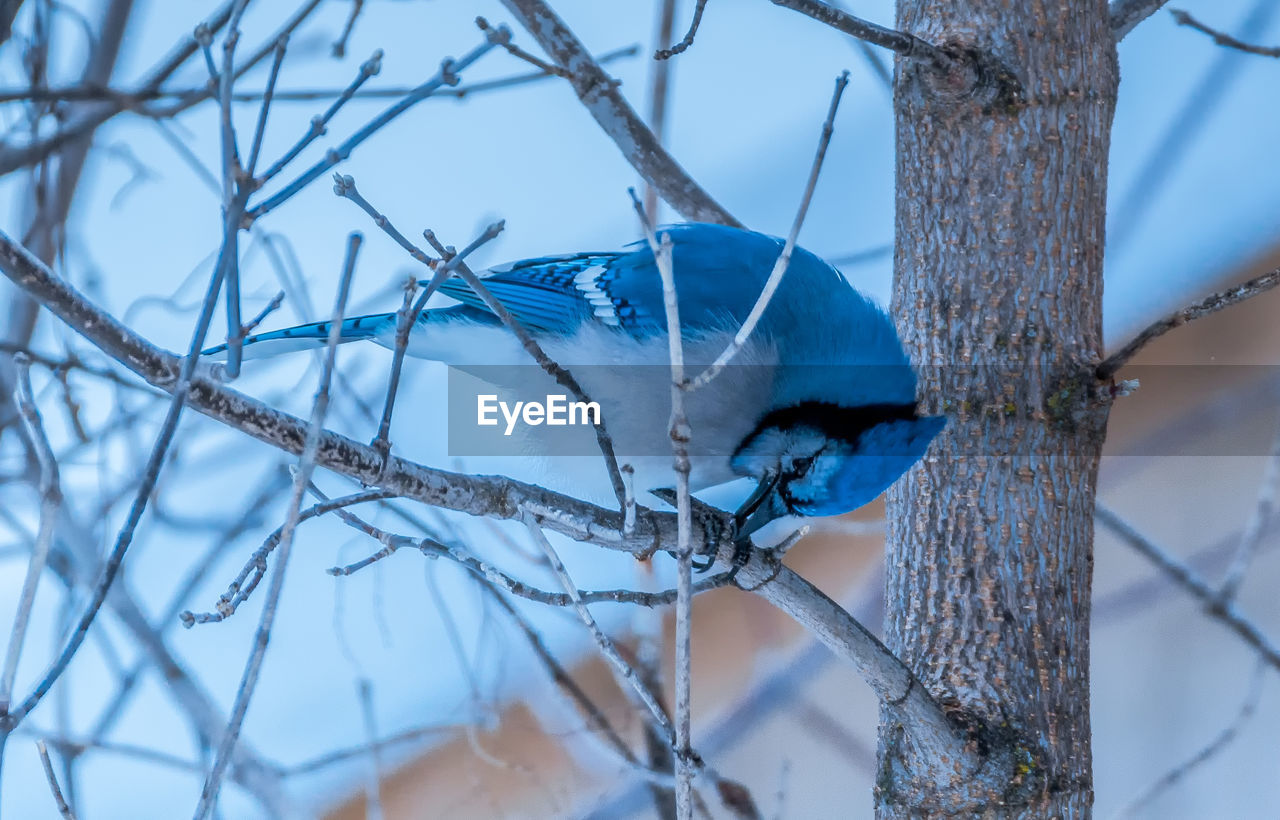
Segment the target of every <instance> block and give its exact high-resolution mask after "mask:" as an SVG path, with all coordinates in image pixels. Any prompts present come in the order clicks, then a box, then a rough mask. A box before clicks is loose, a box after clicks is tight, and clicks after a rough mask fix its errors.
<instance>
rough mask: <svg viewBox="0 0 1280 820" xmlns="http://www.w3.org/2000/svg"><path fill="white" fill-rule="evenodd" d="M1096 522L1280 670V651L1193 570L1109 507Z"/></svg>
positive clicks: (1100, 509)
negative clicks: (1141, 556) (1138, 553)
mask: <svg viewBox="0 0 1280 820" xmlns="http://www.w3.org/2000/svg"><path fill="white" fill-rule="evenodd" d="M1095 516H1096V517H1097V520H1098V521H1099V522H1100V523H1102V524H1103V525H1104V526H1105V527H1106V528H1107V529H1109V530H1111V532H1113V533H1115V534H1116V535H1117V536H1119V537H1120V538H1121V540H1123V541H1124V542H1125V543H1126V544H1128V545H1129V546H1131V547H1133V548H1134V549H1135V550H1137V551H1138V552H1140V553H1142V554H1143V555H1144V556H1146V558H1147V559H1148V560H1150V561H1151V563H1153V564H1155V565H1156V566H1157V567H1158V568H1159V569H1160V570H1161V571H1162V572H1163V573H1164V574H1165V575H1166V576H1168V577H1169V579H1170V580H1172V581H1174V582H1175V583H1177V585H1178V586H1180V587H1181V588H1182V589H1183V590H1184V591H1186V592H1187V593H1188V594H1190V595H1191V596H1192V597H1193V598H1195V599H1196V600H1198V601H1199V602H1200V603H1201V604H1202V605H1203V606H1204V611H1205V614H1206V615H1208V616H1209V617H1210V618H1213V619H1214V620H1217V621H1220V622H1222V624H1223V625H1224V626H1226V627H1227V628H1229V629H1230V630H1231V631H1232V632H1235V633H1236V635H1237V636H1239V637H1240V639H1241V640H1243V641H1244V642H1245V643H1246V644H1248V645H1249V646H1251V647H1252V648H1253V649H1254V651H1256V652H1257V653H1258V657H1260V658H1262V659H1263V660H1265V661H1266V662H1267V663H1269V664H1270V665H1271V666H1273V667H1275V668H1276V669H1280V648H1277V647H1276V645H1275V644H1273V643H1271V641H1270V640H1269V639H1268V638H1267V636H1266V635H1264V634H1263V633H1262V630H1260V629H1259V628H1258V627H1257V625H1256V624H1254V623H1253V622H1252V621H1250V620H1249V619H1247V618H1245V617H1244V615H1242V614H1241V613H1240V611H1239V610H1238V609H1236V607H1235V604H1234V603H1233V602H1231V601H1224V600H1222V598H1221V596H1220V595H1219V594H1218V593H1217V592H1216V591H1215V590H1213V589H1212V588H1211V587H1210V586H1209V585H1208V584H1207V583H1205V582H1204V580H1203V579H1201V578H1200V576H1199V575H1197V574H1196V573H1195V572H1194V571H1193V570H1192V569H1191V568H1190V567H1188V566H1187V565H1186V564H1184V563H1183V562H1181V561H1179V560H1178V559H1177V558H1175V557H1174V556H1172V555H1170V554H1169V553H1168V552H1167V551H1165V549H1164V548H1162V547H1161V546H1160V545H1158V544H1156V543H1155V542H1154V541H1152V540H1151V539H1149V538H1147V537H1146V536H1145V535H1143V534H1142V533H1140V532H1138V530H1137V529H1135V528H1134V527H1133V526H1132V525H1131V524H1129V522H1127V521H1125V520H1124V519H1123V518H1121V517H1120V516H1118V515H1116V514H1115V513H1114V512H1112V511H1111V510H1110V509H1108V508H1107V507H1104V506H1103V505H1102V504H1098V505H1097V507H1096V509H1095Z"/></svg>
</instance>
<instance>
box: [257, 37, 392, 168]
mask: <svg viewBox="0 0 1280 820" xmlns="http://www.w3.org/2000/svg"><path fill="white" fill-rule="evenodd" d="M380 71H382V49H380V48H379V49H376V50H375V51H374V52H373V54H372V55H370V57H369V59H367V60H365V61H364V62H363V63H361V64H360V70H359V71H358V72H357V73H356V77H355V79H354V80H352V81H351V84H350V85H348V86H347V87H346V88H344V89H342V92H341V93H340V94H338V96H337V98H336V99H335V100H334V101H333V102H332V103H330V104H329V107H328V108H326V109H325V110H324V112H323V113H321V114H319V115H317V116H315V117H312V118H311V124H310V125H309V126H308V127H307V131H306V133H304V134H303V135H302V136H301V137H299V138H298V141H297V142H295V143H294V144H293V146H292V147H290V148H289V150H287V151H285V152H284V155H283V156H281V157H280V159H278V160H276V161H275V162H273V163H271V166H270V167H269V168H267V170H265V171H263V172H262V178H261V179H260V180H259V183H265V182H267V181H269V180H271V179H274V178H275V176H276V174H279V173H280V172H281V171H283V170H284V169H285V167H286V166H287V165H288V164H289V163H290V162H293V160H294V158H295V157H296V156H298V154H301V153H302V152H303V151H304V150H306V148H307V146H309V145H310V144H311V143H313V142H315V141H316V140H317V139H319V138H320V137H321V136H323V135H324V134H325V133H326V132H327V130H328V127H329V122H330V121H331V120H333V118H334V117H335V116H336V115H337V113H338V112H339V111H341V110H342V107H343V106H344V105H346V104H347V103H348V102H350V101H351V98H352V97H353V96H354V95H355V93H356V92H357V91H359V90H360V86H362V85H364V84H365V82H366V81H368V80H369V78H371V77H376V76H378V73H379V72H380ZM317 176H318V175H317Z"/></svg>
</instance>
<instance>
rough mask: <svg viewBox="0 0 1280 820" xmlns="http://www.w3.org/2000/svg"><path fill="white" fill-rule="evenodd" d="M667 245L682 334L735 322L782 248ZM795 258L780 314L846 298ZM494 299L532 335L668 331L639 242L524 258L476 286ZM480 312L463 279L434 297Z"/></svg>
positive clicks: (712, 242) (705, 232)
mask: <svg viewBox="0 0 1280 820" xmlns="http://www.w3.org/2000/svg"><path fill="white" fill-rule="evenodd" d="M660 232H661V233H666V234H668V235H669V236H670V237H671V240H672V246H673V258H674V266H673V267H674V271H675V279H676V290H677V292H678V294H679V299H680V320H681V325H682V326H683V327H684V329H685V330H686V331H695V332H696V331H698V330H701V329H706V328H712V327H716V328H722V327H725V326H726V325H729V324H737V323H741V322H742V321H743V320H744V319H745V318H746V316H747V313H748V312H749V311H750V310H751V306H752V304H754V302H755V299H756V297H757V296H758V295H759V293H760V289H761V288H762V287H763V286H764V282H765V279H767V278H768V275H769V271H770V270H772V268H773V264H774V261H775V260H776V259H777V257H778V254H779V252H780V251H781V250H782V241H781V240H779V239H775V238H773V237H769V236H764V235H763V234H758V233H752V232H750V231H742V230H737V229H735V228H725V227H722V226H720V225H704V224H685V225H675V226H671V227H666V228H662V229H660ZM810 256H811V255H810V254H808V253H807V252H805V251H803V250H800V249H798V248H797V249H796V254H795V256H793V258H792V265H791V268H790V270H789V271H788V274H787V280H785V282H784V288H783V291H782V292H780V294H779V295H780V296H781V297H782V298H781V299H780V300H779V305H783V304H785V303H786V302H788V301H789V300H788V299H787V298H786V297H787V294H788V292H793V291H797V290H800V289H804V288H815V287H816V288H819V289H821V290H822V291H831V292H834V295H835V298H839V296H840V292H841V291H845V292H850V291H851V289H850V288H849V287H848V285H847V283H845V282H844V280H843V279H842V278H841V277H840V275H839V274H838V273H837V272H836V271H835V270H834V269H832V268H831V267H829V266H827V265H826V264H824V263H821V262H819V261H818V260H817V259H816V257H814V258H812V259H810V258H809V257H810ZM484 283H485V286H486V287H487V288H488V289H489V291H490V292H491V293H493V295H494V297H495V298H496V299H497V300H498V301H500V302H502V304H503V305H504V306H505V307H506V308H507V310H509V311H511V313H512V314H513V315H514V316H515V317H516V318H517V319H518V320H519V321H520V322H521V324H523V325H524V326H525V327H528V328H530V329H532V330H535V331H536V330H541V331H550V332H556V333H567V332H571V331H572V330H573V329H575V328H577V327H578V326H580V325H581V324H582V323H584V322H596V323H599V324H602V325H605V326H608V327H616V328H619V329H620V330H623V331H626V332H628V333H630V334H632V335H634V336H641V337H642V336H647V335H650V334H652V333H655V332H659V331H661V330H662V329H664V328H665V327H666V320H665V315H666V314H665V311H664V309H663V302H662V279H661V277H660V276H659V275H658V268H657V265H656V263H655V262H654V258H653V253H652V252H651V251H650V250H649V246H648V244H647V243H645V242H637V243H635V244H633V245H631V246H629V249H628V250H624V251H620V252H613V253H581V254H573V255H570V256H548V257H540V258H537V259H526V260H524V261H522V262H516V263H514V264H511V265H507V266H504V267H500V268H496V269H494V270H493V271H492V272H491V273H490V274H489V275H487V276H486V277H485V279H484ZM440 290H441V291H443V292H444V293H445V294H447V295H448V296H451V297H453V298H454V299H457V300H458V301H460V302H462V303H463V304H465V305H467V306H469V307H471V308H475V309H478V310H481V311H485V312H488V311H487V308H485V305H484V302H483V301H482V300H481V299H480V297H479V296H477V295H476V294H475V293H473V292H472V290H471V288H470V287H469V286H468V285H467V284H466V283H465V282H463V281H462V280H461V279H456V278H455V279H450V280H448V281H447V282H445V284H444V285H442V286H441V288H440Z"/></svg>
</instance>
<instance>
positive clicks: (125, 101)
mask: <svg viewBox="0 0 1280 820" xmlns="http://www.w3.org/2000/svg"><path fill="white" fill-rule="evenodd" d="M278 51H279V46H278V43H277V49H276V52H277V53H278ZM639 53H640V47H639V46H638V45H630V46H624V47H622V48H615V49H612V50H610V51H606V52H604V53H603V54H601V55H600V56H599V57H597V58H595V59H596V61H597V62H598V63H600V65H606V64H608V63H613V62H616V61H618V60H621V59H623V58H626V57H634V56H636V55H637V54H639ZM557 76H559V74H558V73H550V74H549V73H547V72H546V71H531V72H528V73H525V74H513V75H511V76H509V77H500V78H498V79H495V80H484V81H481V82H478V83H472V84H471V85H459V86H458V87H456V88H442V89H440V90H439V91H436V92H435V93H434V94H432V95H431V96H432V97H433V98H439V97H449V98H452V99H462V98H464V97H471V96H474V95H476V94H481V93H484V92H487V91H497V90H499V89H504V88H514V87H516V86H521V85H527V84H529V83H533V82H538V81H540V80H546V79H548V78H550V77H557ZM345 92H346V89H345V88H311V89H307V88H295V89H290V90H287V91H280V90H278V89H277V90H274V91H273V92H272V95H271V99H272V100H273V101H274V102H291V103H293V102H315V101H316V100H332V99H334V98H336V97H339V96H341V95H342V94H343V93H345ZM201 93H202V91H201V89H191V88H189V89H183V90H178V91H174V90H172V89H155V90H151V91H126V90H124V89H120V88H110V87H107V86H104V85H91V84H87V83H78V84H76V85H70V86H57V87H50V88H6V89H0V103H13V102H114V103H117V104H118V105H119V106H120V107H121V109H125V110H132V109H135V108H139V107H141V106H142V105H143V103H148V102H155V101H157V100H168V99H177V100H185V99H187V98H190V97H193V96H196V95H199V94H201ZM266 93H267V92H266V90H265V89H264V90H262V91H233V92H232V94H231V101H232V102H237V103H251V102H252V103H261V102H262V101H263V99H264V98H265V97H266ZM411 93H413V89H412V88H408V87H393V88H361V89H360V90H359V91H357V92H355V94H353V95H352V98H353V99H358V100H381V99H388V100H398V99H400V98H401V97H404V96H405V95H407V94H411ZM145 113H146V115H147V116H148V117H151V118H154V119H159V118H163V117H166V116H172V114H170V113H168V112H162V111H153V110H147V111H146V112H145ZM175 113H177V112H175Z"/></svg>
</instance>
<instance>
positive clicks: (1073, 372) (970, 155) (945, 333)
mask: <svg viewBox="0 0 1280 820" xmlns="http://www.w3.org/2000/svg"><path fill="white" fill-rule="evenodd" d="M898 28H899V29H901V30H904V31H908V32H911V33H913V34H916V35H917V36H920V37H922V38H924V39H925V40H928V41H930V42H932V43H935V44H940V45H943V46H945V47H946V48H947V50H948V51H949V52H950V53H952V54H955V55H957V56H959V57H960V58H961V59H962V61H968V63H969V65H970V66H971V67H972V69H973V71H972V72H971V77H970V79H971V80H974V82H973V83H971V84H970V87H969V88H968V89H967V90H961V91H957V89H958V88H961V87H963V86H965V83H952V82H950V81H949V80H946V79H943V78H939V77H938V75H936V74H930V73H928V72H929V68H928V67H927V66H921V65H920V64H919V63H912V62H909V61H900V62H899V66H898V74H897V78H896V89H895V115H896V126H897V149H898V150H897V224H896V233H897V248H896V262H895V267H896V270H895V284H894V296H893V299H894V315H895V316H896V317H897V320H898V323H899V330H900V331H901V333H902V337H903V340H904V342H905V344H906V346H907V349H908V352H909V353H910V354H911V356H912V359H913V360H914V361H916V362H917V363H918V364H919V365H920V366H921V393H922V396H923V397H924V400H925V402H926V405H927V406H929V409H930V410H931V411H932V412H945V413H946V414H947V415H948V416H949V422H948V425H947V431H946V432H945V434H944V435H943V436H942V437H940V439H939V441H938V442H937V443H935V445H934V447H933V449H932V450H931V451H930V454H929V456H928V457H927V458H926V459H925V460H924V461H923V462H922V463H921V464H919V465H917V466H916V468H915V469H913V470H912V471H911V472H910V474H909V476H908V477H907V478H906V479H904V480H903V481H901V482H899V484H898V485H897V486H896V488H895V489H894V490H893V491H892V492H891V494H890V496H889V521H890V522H891V523H890V530H889V538H888V546H887V581H886V584H887V600H888V614H887V617H886V621H885V631H886V642H887V643H888V645H889V646H890V647H891V648H892V649H893V650H894V651H896V652H897V653H898V655H899V657H901V658H902V659H903V660H904V661H905V662H906V663H907V665H908V666H910V667H911V669H912V670H914V672H915V674H916V675H917V676H918V677H919V678H920V680H921V681H922V682H923V683H924V684H925V685H926V686H927V687H928V688H929V690H930V691H931V692H932V694H933V695H934V696H935V697H936V698H937V699H938V700H939V701H940V702H941V703H943V704H944V705H945V707H946V708H947V710H948V712H949V714H950V715H951V716H952V717H953V718H954V719H955V722H956V724H957V725H958V726H961V727H963V730H964V731H965V732H966V733H967V735H968V737H969V738H970V739H971V741H972V742H973V743H974V744H976V748H977V750H978V751H979V752H982V753H987V752H990V753H992V754H993V755H994V754H1000V755H1004V756H1005V759H1006V760H1008V759H1009V756H1012V759H1013V760H1014V761H1015V763H1014V765H1013V766H1012V768H1011V769H1010V768H1008V767H1005V768H1004V769H1003V772H1004V773H1003V774H996V773H995V772H992V771H982V772H965V771H954V772H953V773H952V774H951V777H952V778H953V779H952V780H950V781H948V779H947V778H946V777H942V778H940V777H938V775H937V771H936V769H935V770H934V771H927V770H928V769H930V768H931V767H932V766H933V765H934V764H930V763H928V762H927V761H925V762H924V763H922V758H923V754H922V750H921V749H918V748H916V749H913V748H912V741H911V737H910V733H909V731H907V730H905V729H904V728H903V727H901V726H899V725H896V724H895V722H894V721H893V720H892V716H891V713H890V712H889V711H888V710H885V711H884V712H883V714H882V719H881V726H880V773H879V776H878V778H877V784H876V805H877V813H878V816H880V817H940V816H948V815H957V816H977V815H984V816H1016V817H1084V816H1088V815H1089V813H1090V810H1091V805H1092V799H1093V790H1092V771H1091V756H1090V734H1089V675H1088V671H1089V606H1090V581H1091V574H1092V566H1093V552H1092V549H1093V546H1092V545H1093V506H1094V492H1095V478H1096V474H1097V465H1098V456H1099V453H1100V451H1101V447H1102V441H1103V437H1104V435H1105V425H1106V408H1105V406H1102V405H1099V404H1097V403H1095V402H1093V400H1092V396H1093V391H1092V389H1091V388H1092V381H1091V375H1090V374H1091V368H1090V364H1091V363H1094V362H1096V361H1097V360H1098V359H1099V357H1100V354H1101V352H1102V314H1101V306H1102V260H1103V232H1104V216H1105V205H1106V179H1107V177H1106V169H1107V151H1108V148H1109V144H1110V142H1109V141H1110V129H1111V118H1112V113H1113V111H1114V107H1115V98H1116V86H1117V82H1118V72H1117V67H1116V49H1115V41H1114V37H1113V35H1112V32H1111V29H1110V27H1109V25H1108V15H1107V4H1106V3H1105V2H1103V0H1087V2H1076V0H1030V1H1029V2H1020V3H1009V2H1006V0H946V1H945V2H944V1H943V0H900V2H899V3H898ZM952 79H954V75H953V76H952ZM935 764H936V761H935ZM984 777H985V778H986V780H985V781H984V780H983V778H984ZM961 782H963V784H964V785H965V786H966V788H955V786H957V785H960V783H961ZM975 784H978V787H977V788H975V787H974V786H975Z"/></svg>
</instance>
